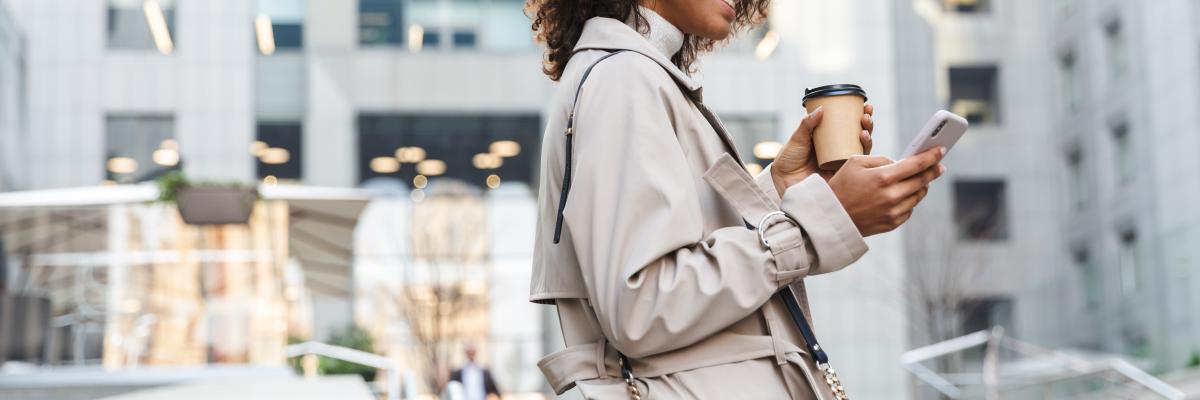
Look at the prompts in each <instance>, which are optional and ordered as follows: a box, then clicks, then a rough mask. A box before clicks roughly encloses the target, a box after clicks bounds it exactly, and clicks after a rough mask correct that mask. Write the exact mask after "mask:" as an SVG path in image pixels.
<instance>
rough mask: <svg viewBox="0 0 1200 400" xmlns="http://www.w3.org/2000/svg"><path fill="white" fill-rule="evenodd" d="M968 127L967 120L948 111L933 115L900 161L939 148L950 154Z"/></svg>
mask: <svg viewBox="0 0 1200 400" xmlns="http://www.w3.org/2000/svg"><path fill="white" fill-rule="evenodd" d="M967 127H968V124H967V119H966V118H963V117H960V116H958V115H956V114H954V113H952V112H949V111H946V110H939V111H938V112H936V113H934V114H933V117H932V118H929V122H926V123H925V127H924V128H922V129H921V133H918V134H917V137H915V138H913V141H912V143H910V144H909V145H908V148H907V149H905V150H904V154H901V155H900V159H905V158H909V157H912V156H914V155H917V154H920V153H921V152H923V151H925V150H929V149H932V148H934V147H938V146H942V147H945V148H946V152H947V153H949V152H950V148H951V147H954V143H956V142H958V139H959V138H961V137H962V136H963V134H965V133H967Z"/></svg>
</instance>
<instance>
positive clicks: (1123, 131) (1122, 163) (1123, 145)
mask: <svg viewBox="0 0 1200 400" xmlns="http://www.w3.org/2000/svg"><path fill="white" fill-rule="evenodd" d="M1112 138H1113V157H1114V158H1115V159H1116V163H1115V167H1116V169H1117V171H1116V172H1117V182H1118V183H1129V182H1130V181H1132V180H1133V170H1134V165H1133V146H1132V144H1131V143H1130V138H1129V125H1128V124H1126V123H1124V122H1122V123H1119V124H1117V125H1116V126H1114V127H1113V128H1112Z"/></svg>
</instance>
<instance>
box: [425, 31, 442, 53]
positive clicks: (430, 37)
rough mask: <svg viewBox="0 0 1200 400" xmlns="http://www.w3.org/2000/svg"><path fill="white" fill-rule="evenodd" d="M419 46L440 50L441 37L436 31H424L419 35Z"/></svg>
mask: <svg viewBox="0 0 1200 400" xmlns="http://www.w3.org/2000/svg"><path fill="white" fill-rule="evenodd" d="M421 46H422V47H423V48H427V49H440V48H441V47H442V35H441V32H438V31H437V30H436V29H430V30H425V31H423V32H422V34H421Z"/></svg>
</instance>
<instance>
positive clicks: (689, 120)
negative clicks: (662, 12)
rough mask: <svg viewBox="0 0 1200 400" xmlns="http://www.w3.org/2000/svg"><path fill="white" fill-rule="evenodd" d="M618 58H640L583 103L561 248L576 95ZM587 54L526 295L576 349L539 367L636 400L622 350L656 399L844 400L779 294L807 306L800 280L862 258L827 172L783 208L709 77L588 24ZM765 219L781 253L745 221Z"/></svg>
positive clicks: (560, 103) (570, 78)
mask: <svg viewBox="0 0 1200 400" xmlns="http://www.w3.org/2000/svg"><path fill="white" fill-rule="evenodd" d="M617 49H627V50H631V52H624V53H621V54H618V55H616V56H613V57H611V58H609V59H607V60H605V61H604V62H602V63H600V64H599V65H598V66H596V68H595V69H594V70H593V71H592V74H591V76H590V77H589V78H588V79H587V81H586V84H585V85H584V86H583V89H582V92H581V94H580V96H579V103H578V108H577V109H576V120H575V130H574V135H575V139H574V151H573V153H574V155H573V158H574V161H573V171H572V178H571V179H572V180H571V182H572V185H571V192H570V195H569V196H568V201H567V205H566V209H565V212H564V216H565V221H564V226H563V232H562V237H561V242H560V243H558V244H554V243H553V235H554V225H555V220H556V216H557V211H558V210H557V206H558V200H559V196H560V194H559V192H560V189H561V187H562V178H563V170H564V163H565V161H564V141H565V140H566V138H565V135H564V132H565V124H566V119H567V116H568V114H569V113H570V110H571V108H572V104H571V103H572V99H573V98H574V96H575V91H576V90H575V89H576V86H577V85H578V83H579V79H580V75H581V74H582V73H583V70H584V69H586V68H587V66H588V65H590V64H592V62H593V61H595V60H597V59H599V58H600V57H602V56H604V55H605V54H608V52H610V51H613V50H617ZM575 51H576V53H575V55H574V56H573V57H572V58H571V61H570V63H569V64H568V65H567V68H566V72H565V73H564V74H563V78H562V80H561V84H560V85H559V86H558V92H557V94H556V96H555V98H554V102H553V104H552V109H551V111H550V113H549V114H550V117H549V120H548V123H547V128H546V133H545V136H544V138H543V144H542V149H543V151H542V160H541V162H542V164H541V165H542V169H541V176H540V185H541V189H540V191H539V192H540V195H539V198H538V204H539V210H540V211H539V219H538V232H537V241H536V249H535V254H534V268H533V276H532V282H531V289H530V291H531V293H530V297H531V300H532V301H534V302H538V303H544V304H554V305H556V306H557V308H558V315H559V317H560V323H561V327H562V332H563V338H564V340H565V343H566V346H567V347H566V349H565V350H562V351H559V352H556V353H554V354H550V355H548V356H546V357H545V358H543V359H542V360H541V361H540V362H539V363H538V366H539V367H540V368H541V370H542V372H543V374H544V375H545V376H546V378H547V380H548V381H549V383H550V385H551V386H552V387H553V388H554V390H555V392H557V393H560V394H561V393H562V392H564V391H566V390H568V389H570V388H571V387H574V386H578V387H580V389H581V391H582V392H583V394H584V395H585V397H587V398H601V399H610V398H614V399H620V398H628V397H629V396H628V394H627V393H626V392H625V391H624V388H623V386H621V385H620V384H619V381H618V380H617V376H618V375H619V369H618V367H617V356H616V354H617V351H620V352H622V353H623V354H625V355H626V356H627V357H628V358H629V359H630V362H631V364H632V371H633V374H634V375H635V376H636V377H637V378H638V379H639V382H640V383H641V385H643V393H645V394H646V396H645V397H644V398H648V399H722V400H726V399H787V398H791V399H828V398H831V397H832V394H831V393H830V390H829V388H828V387H827V385H826V384H825V382H824V378H823V377H822V376H821V375H820V371H818V370H817V369H816V367H815V365H814V364H813V362H812V360H811V357H810V356H809V354H808V352H807V351H806V350H805V346H804V343H803V339H802V338H801V336H800V334H799V330H798V329H796V327H795V326H794V324H793V323H792V321H791V319H790V318H791V317H790V316H789V314H788V313H787V309H786V308H785V306H784V304H783V302H782V301H780V300H779V297H778V296H774V294H775V293H776V291H778V290H779V289H781V288H783V287H785V286H787V285H791V287H792V288H793V289H794V290H795V291H796V293H797V295H798V296H799V297H800V299H801V302H802V307H803V308H804V309H805V310H806V311H807V308H808V304H807V301H806V300H805V294H804V285H803V281H802V280H803V279H804V277H806V276H809V275H814V274H821V273H828V272H832V271H836V270H838V269H840V268H843V267H845V266H846V265H849V264H850V263H852V262H854V261H855V260H857V259H858V258H859V257H861V256H862V254H863V253H865V252H866V251H867V246H866V244H865V243H864V242H863V239H862V237H861V235H860V234H859V233H858V230H857V229H856V228H855V226H854V224H853V222H852V221H851V220H850V218H849V216H848V215H847V214H846V212H845V210H843V209H842V207H841V204H840V203H839V202H838V201H837V199H836V197H835V196H834V194H833V192H832V191H831V190H830V189H829V186H827V185H826V183H825V181H824V180H823V179H821V178H820V177H819V176H816V175H814V176H812V177H810V178H808V179H806V180H804V181H803V182H801V183H799V184H797V185H795V186H792V187H791V188H788V190H787V192H786V193H785V194H784V196H782V200H781V197H780V195H779V194H778V193H777V191H776V189H775V187H774V185H773V184H772V183H771V179H770V172H769V171H770V170H769V169H768V170H767V171H765V172H763V173H762V174H760V175H759V176H758V177H757V178H756V177H752V176H750V175H749V174H748V173H747V172H746V170H745V169H744V168H743V167H742V164H741V162H739V161H738V160H736V154H737V152H736V151H735V150H734V149H733V146H732V141H731V140H730V138H729V133H728V132H726V131H725V129H724V127H723V126H722V125H721V122H720V121H719V120H718V119H717V117H716V116H715V114H713V112H712V111H710V110H709V109H708V108H707V107H706V106H705V105H704V103H703V97H702V89H701V86H700V84H699V83H697V82H696V81H694V80H692V78H691V77H689V76H688V75H687V74H686V73H684V72H683V71H681V70H679V69H678V68H676V67H675V66H674V65H673V64H671V62H670V60H668V59H667V58H666V57H665V56H663V55H662V54H661V53H659V52H658V51H657V50H655V48H654V47H653V46H652V45H651V44H650V43H649V42H647V41H646V40H645V39H644V38H643V37H642V36H641V35H639V34H638V33H637V32H636V31H634V30H633V29H632V28H630V27H628V26H627V25H625V24H624V23H622V22H620V21H617V20H614V19H608V18H593V19H591V20H589V21H588V22H587V23H586V25H585V26H584V30H583V34H582V37H581V38H580V40H579V42H578V44H577V45H576V47H575ZM635 52H636V53H639V54H635ZM780 210H781V211H782V212H783V213H785V214H786V216H783V215H779V214H778V213H776V214H773V215H768V214H770V213H771V212H773V211H780ZM764 216H765V217H766V221H765V223H764V224H761V225H763V226H766V227H767V229H766V231H765V232H764V234H765V238H766V239H767V240H766V241H767V243H768V245H764V244H763V242H762V241H761V240H760V237H759V232H758V231H757V230H754V229H750V228H748V227H747V224H750V225H753V226H759V225H760V221H763V219H764ZM792 221H794V222H792ZM809 315H810V314H809ZM846 317H847V318H849V316H846ZM834 356H835V357H836V354H835V355H834ZM835 361H836V360H835ZM814 387H815V388H817V389H816V390H814V389H813V388H814Z"/></svg>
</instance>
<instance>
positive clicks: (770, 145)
mask: <svg viewBox="0 0 1200 400" xmlns="http://www.w3.org/2000/svg"><path fill="white" fill-rule="evenodd" d="M781 148H783V145H782V144H779V142H775V141H766V142H762V143H759V144H756V145H754V156H755V157H758V158H760V159H763V160H774V159H775V156H777V155H779V149H781Z"/></svg>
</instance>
